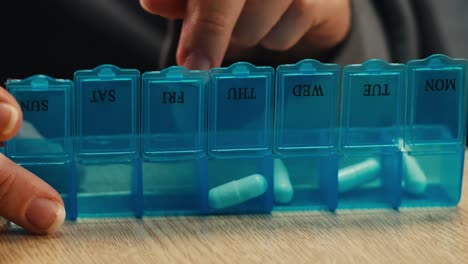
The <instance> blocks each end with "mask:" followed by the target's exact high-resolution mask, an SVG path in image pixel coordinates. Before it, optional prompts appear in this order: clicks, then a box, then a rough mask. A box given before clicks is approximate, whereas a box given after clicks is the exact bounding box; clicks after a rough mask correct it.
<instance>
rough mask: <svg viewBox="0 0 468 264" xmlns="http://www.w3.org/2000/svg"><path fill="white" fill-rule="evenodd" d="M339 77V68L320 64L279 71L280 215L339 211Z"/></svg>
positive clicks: (305, 62)
mask: <svg viewBox="0 0 468 264" xmlns="http://www.w3.org/2000/svg"><path fill="white" fill-rule="evenodd" d="M339 74H340V66H339V65H337V64H322V63H320V62H318V61H315V60H303V61H300V62H298V63H297V64H294V65H280V66H279V67H278V69H277V74H276V97H275V100H276V104H275V130H274V131H275V136H274V152H275V158H276V159H275V166H274V179H275V186H274V196H275V204H276V208H275V209H277V210H299V209H302V210H304V209H313V208H315V209H317V208H330V209H334V208H336V201H337V198H336V191H335V190H336V175H337V164H338V159H337V149H338V144H337V143H338V108H339V106H338V100H339V94H340V86H339V84H340V79H339V77H340V75H339Z"/></svg>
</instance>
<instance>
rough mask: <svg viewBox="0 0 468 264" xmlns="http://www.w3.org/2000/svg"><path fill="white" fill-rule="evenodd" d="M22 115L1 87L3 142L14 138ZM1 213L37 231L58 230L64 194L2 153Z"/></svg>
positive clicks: (0, 105)
mask: <svg viewBox="0 0 468 264" xmlns="http://www.w3.org/2000/svg"><path fill="white" fill-rule="evenodd" d="M21 120H22V114H21V109H20V107H19V106H18V104H17V103H16V100H15V99H14V98H13V97H12V96H11V95H10V94H9V93H7V91H6V90H4V89H3V88H2V87H0V142H1V141H4V140H8V139H9V138H11V137H13V136H14V135H15V134H16V132H17V131H18V130H19V127H20V126H21ZM0 216H3V217H5V218H6V219H8V220H10V221H12V222H14V223H16V224H18V225H20V226H22V227H23V228H25V229H27V230H29V231H31V232H33V233H36V234H46V233H52V232H55V231H56V230H57V229H58V228H59V227H60V226H61V225H62V224H63V221H64V219H65V209H64V207H63V201H62V199H61V197H60V195H59V194H58V193H57V192H56V191H55V190H54V189H53V188H52V187H50V186H49V185H48V184H47V183H45V182H44V181H42V180H41V179H39V178H38V177H36V176H35V175H34V174H32V173H31V172H29V171H27V170H26V169H24V168H22V167H20V166H18V165H17V164H15V163H14V162H13V161H11V160H9V159H8V158H7V157H5V156H4V155H3V154H0Z"/></svg>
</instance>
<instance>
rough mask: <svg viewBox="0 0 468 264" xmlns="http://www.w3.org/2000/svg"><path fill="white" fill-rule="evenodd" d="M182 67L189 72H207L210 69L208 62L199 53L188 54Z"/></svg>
mask: <svg viewBox="0 0 468 264" xmlns="http://www.w3.org/2000/svg"><path fill="white" fill-rule="evenodd" d="M184 67H185V68H188V69H190V70H204V71H208V70H210V68H211V63H210V60H209V59H208V58H207V57H205V56H204V55H203V54H201V53H199V52H192V53H190V54H189V55H188V56H187V58H186V59H185V61H184Z"/></svg>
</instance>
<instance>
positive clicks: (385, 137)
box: [340, 59, 406, 152]
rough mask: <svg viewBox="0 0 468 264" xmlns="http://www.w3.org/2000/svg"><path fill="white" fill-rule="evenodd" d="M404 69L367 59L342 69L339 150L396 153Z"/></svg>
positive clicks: (401, 112) (400, 66) (402, 66)
mask: <svg viewBox="0 0 468 264" xmlns="http://www.w3.org/2000/svg"><path fill="white" fill-rule="evenodd" d="M405 73H406V66H405V65H403V64H394V63H391V64H389V63H387V62H385V61H383V60H377V59H374V60H369V61H367V62H365V63H363V64H353V65H347V66H345V67H344V69H343V82H342V104H341V107H342V108H341V111H342V112H341V130H340V147H341V149H342V151H345V152H346V151H363V150H365V151H373V150H375V151H383V150H390V151H396V150H397V146H398V142H399V138H400V137H401V126H402V124H403V113H404V97H405V87H406V83H405V81H406V79H405Z"/></svg>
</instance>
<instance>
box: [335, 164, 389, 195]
mask: <svg viewBox="0 0 468 264" xmlns="http://www.w3.org/2000/svg"><path fill="white" fill-rule="evenodd" d="M380 169H381V167H380V163H379V161H378V160H377V159H375V158H368V159H366V160H364V161H362V162H359V163H356V164H353V165H350V166H348V167H344V168H342V169H340V170H339V172H338V190H339V192H346V191H350V190H353V189H355V188H357V187H359V186H361V185H363V184H366V183H368V182H370V181H372V180H374V179H375V178H376V177H377V175H378V174H379V173H380Z"/></svg>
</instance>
